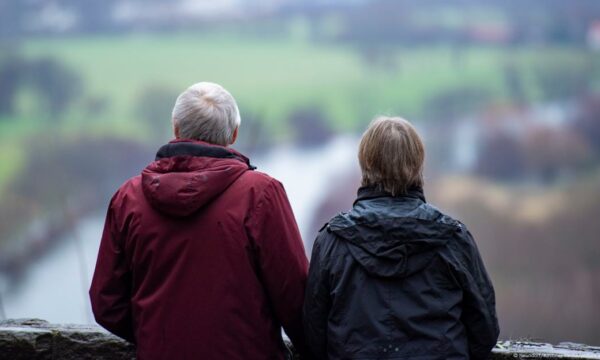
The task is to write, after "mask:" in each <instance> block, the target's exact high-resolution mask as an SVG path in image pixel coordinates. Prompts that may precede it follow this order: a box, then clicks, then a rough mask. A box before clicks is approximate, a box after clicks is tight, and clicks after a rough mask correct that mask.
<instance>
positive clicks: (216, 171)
mask: <svg viewBox="0 0 600 360" xmlns="http://www.w3.org/2000/svg"><path fill="white" fill-rule="evenodd" d="M307 272H308V260H307V258H306V255H305V252H304V247H303V244H302V241H301V238H300V234H299V232H298V228H297V225H296V221H295V220H294V216H293V214H292V209H291V208H290V204H289V202H288V199H287V196H286V194H285V191H284V189H283V186H282V185H281V184H280V183H279V182H278V181H276V180H274V179H273V178H271V177H269V176H267V175H266V174H263V173H260V172H258V171H253V170H252V167H251V166H250V165H249V163H248V159H246V158H245V157H243V156H242V155H241V154H239V153H237V152H235V151H234V150H231V149H229V148H224V147H220V146H214V145H209V144H206V143H202V142H197V141H173V142H171V143H170V144H168V145H166V146H164V147H162V148H161V149H160V150H159V152H158V154H157V159H156V161H154V162H153V163H151V164H150V165H149V166H148V167H147V168H146V169H145V170H144V171H143V172H142V174H141V175H139V176H136V177H134V178H132V179H130V180H129V181H127V182H126V183H125V184H123V185H122V186H121V188H120V189H119V190H118V191H117V193H116V194H115V195H114V197H113V198H112V200H111V202H110V206H109V208H108V214H107V216H106V225H105V228H104V234H103V235H102V241H101V245H100V252H99V254H98V261H97V263H96V270H95V273H94V278H93V281H92V286H91V289H90V298H91V302H92V309H93V312H94V315H95V317H96V321H97V322H98V323H99V324H100V325H102V326H103V327H105V328H106V329H107V330H109V331H110V332H112V333H114V334H116V335H118V336H120V337H122V338H124V339H126V340H129V341H131V342H135V343H136V344H137V356H138V359H141V360H148V359H208V360H210V359H244V360H247V359H278V360H279V359H283V358H284V351H285V349H284V343H283V341H282V335H281V327H282V326H283V328H284V329H285V332H286V333H287V335H288V336H289V337H290V338H291V340H292V342H293V344H294V345H295V346H296V347H297V348H299V349H300V350H301V351H302V350H303V349H305V342H304V336H303V331H302V316H301V315H302V303H303V299H304V288H305V282H306V277H307Z"/></svg>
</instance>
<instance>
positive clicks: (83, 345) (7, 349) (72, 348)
mask: <svg viewBox="0 0 600 360" xmlns="http://www.w3.org/2000/svg"><path fill="white" fill-rule="evenodd" d="M542 358H545V359H600V347H591V346H585V345H580V344H572V343H563V344H560V345H555V346H553V345H549V344H540V343H532V342H513V341H503V342H499V343H498V345H497V346H496V348H495V349H494V352H493V354H492V359H493V360H498V359H542ZM37 359H44V360H59V359H60V360H71V359H73V360H74V359H77V360H86V359H90V360H91V359H94V360H122V359H123V360H124V359H126V360H133V359H135V349H134V348H133V346H132V345H131V344H129V343H127V342H125V341H123V340H121V339H119V338H117V337H115V336H113V335H111V334H109V333H107V332H106V331H104V330H102V329H101V328H99V327H97V326H84V325H53V324H49V323H47V322H46V321H43V320H37V319H29V320H6V321H2V322H0V360H37Z"/></svg>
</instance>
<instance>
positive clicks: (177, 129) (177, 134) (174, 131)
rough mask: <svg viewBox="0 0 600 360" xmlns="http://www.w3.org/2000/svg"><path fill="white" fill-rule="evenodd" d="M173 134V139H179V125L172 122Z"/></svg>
mask: <svg viewBox="0 0 600 360" xmlns="http://www.w3.org/2000/svg"><path fill="white" fill-rule="evenodd" d="M173 135H175V139H179V125H177V124H175V122H173Z"/></svg>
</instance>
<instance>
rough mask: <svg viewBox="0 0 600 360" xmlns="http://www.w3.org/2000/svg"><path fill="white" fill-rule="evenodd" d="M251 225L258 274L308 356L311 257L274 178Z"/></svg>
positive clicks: (291, 334)
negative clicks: (305, 317) (305, 326)
mask: <svg viewBox="0 0 600 360" xmlns="http://www.w3.org/2000/svg"><path fill="white" fill-rule="evenodd" d="M247 226H248V233H249V236H250V238H251V241H252V242H253V246H254V254H255V256H256V262H257V267H258V273H259V274H258V275H259V277H260V279H261V282H262V284H263V286H264V287H265V290H266V292H267V294H268V296H269V300H270V303H271V306H272V309H273V311H274V313H275V316H276V317H277V319H278V320H279V322H280V323H281V325H282V326H283V329H284V330H285V333H286V334H287V335H288V337H289V338H290V340H291V341H292V344H293V345H294V347H295V348H296V349H297V350H298V351H299V352H300V354H302V355H305V356H306V351H307V347H306V342H305V339H304V332H303V330H302V304H303V302H304V288H305V286H306V278H307V275H308V259H307V258H306V253H305V252H304V245H303V243H302V238H301V237H300V232H299V230H298V225H297V224H296V220H295V218H294V214H293V212H292V208H291V206H290V203H289V201H288V198H287V195H286V193H285V190H284V189H283V186H282V185H281V183H279V182H278V181H276V180H271V181H270V183H269V184H268V185H267V186H266V188H265V189H264V191H263V192H262V194H261V195H260V198H259V200H258V202H257V205H256V207H255V209H254V211H253V213H252V214H251V219H250V220H249V222H248V224H247Z"/></svg>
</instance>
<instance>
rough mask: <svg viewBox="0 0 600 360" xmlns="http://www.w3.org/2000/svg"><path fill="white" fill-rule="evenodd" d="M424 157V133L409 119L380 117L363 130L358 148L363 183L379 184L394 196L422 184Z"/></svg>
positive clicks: (366, 184) (363, 184)
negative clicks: (420, 132)
mask: <svg viewBox="0 0 600 360" xmlns="http://www.w3.org/2000/svg"><path fill="white" fill-rule="evenodd" d="M424 160H425V148H424V146H423V142H422V141H421V137H420V136H419V134H417V131H416V130H415V128H414V127H413V126H412V125H411V124H410V123H409V122H408V121H406V120H404V119H402V118H399V117H386V116H381V117H378V118H376V119H375V120H373V122H371V125H369V127H368V128H367V131H365V133H364V134H363V136H362V139H361V141H360V146H359V149H358V161H359V163H360V168H361V171H362V186H376V187H378V188H380V189H381V190H384V191H387V192H389V193H391V194H392V195H393V196H397V195H402V194H405V193H406V192H407V191H408V189H410V188H411V187H417V186H418V187H422V186H423V162H424Z"/></svg>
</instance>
